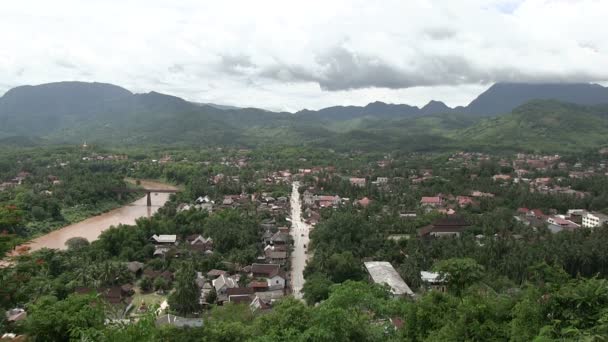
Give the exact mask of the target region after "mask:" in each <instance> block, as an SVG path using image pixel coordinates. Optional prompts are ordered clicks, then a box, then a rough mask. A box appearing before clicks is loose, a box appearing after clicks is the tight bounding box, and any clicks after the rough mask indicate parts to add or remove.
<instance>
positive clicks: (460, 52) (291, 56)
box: [0, 0, 608, 110]
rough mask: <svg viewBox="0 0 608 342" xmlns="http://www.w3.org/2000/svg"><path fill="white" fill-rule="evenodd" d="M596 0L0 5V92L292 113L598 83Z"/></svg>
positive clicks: (607, 51)
mask: <svg viewBox="0 0 608 342" xmlns="http://www.w3.org/2000/svg"><path fill="white" fill-rule="evenodd" d="M607 16H608V3H607V2H606V1H601V0H580V1H577V0H462V1H445V0H415V1H398V0H384V1H363V0H358V1H347V0H336V1H327V0H326V1H316V0H315V1H301V2H293V1H278V0H268V1H247V0H243V1H195V0H188V1H160V0H148V1H144V0H128V1H119V0H104V1H101V0H97V1H94V0H89V1H77V0H55V1H44V0H40V1H33V0H29V1H28V0H25V1H24V0H20V1H5V2H3V10H2V12H0V32H2V33H3V34H2V35H0V44H1V46H2V49H0V91H5V90H7V89H8V88H9V87H12V86H16V85H21V84H38V83H44V82H52V81H60V80H83V81H102V82H110V83H115V84H118V85H122V86H124V87H127V88H129V89H131V90H133V91H140V92H144V91H150V90H156V91H160V92H166V93H170V94H173V95H178V96H182V97H185V98H187V99H190V100H194V101H201V102H218V103H226V104H235V105H242V106H258V107H265V108H272V109H285V110H297V109H301V108H304V107H306V108H320V107H324V106H330V105H336V104H358V105H363V104H365V103H367V102H370V101H375V100H381V101H386V102H392V103H409V104H415V105H424V103H426V102H428V100H430V99H438V100H443V101H445V102H446V103H448V104H450V105H463V104H466V103H467V102H469V101H470V100H472V99H473V98H474V97H475V96H476V95H477V94H478V93H479V91H481V90H483V89H484V88H485V87H487V86H488V85H489V84H490V83H492V82H497V81H525V82H543V81H551V82H553V81H580V82H605V81H607V80H608V40H606V39H605V37H607V36H608V26H607V25H603V21H604V19H605V18H606V17H607Z"/></svg>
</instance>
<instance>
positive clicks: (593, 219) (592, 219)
mask: <svg viewBox="0 0 608 342" xmlns="http://www.w3.org/2000/svg"><path fill="white" fill-rule="evenodd" d="M607 222H608V215H604V214H601V213H597V212H593V213H585V214H584V215H583V227H585V228H596V227H601V226H603V225H604V224H606V223H607Z"/></svg>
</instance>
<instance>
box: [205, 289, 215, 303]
mask: <svg viewBox="0 0 608 342" xmlns="http://www.w3.org/2000/svg"><path fill="white" fill-rule="evenodd" d="M216 300H217V292H216V291H215V287H212V288H211V291H209V293H207V297H206V298H205V301H206V302H207V303H209V304H215V301H216Z"/></svg>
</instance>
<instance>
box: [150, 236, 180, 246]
mask: <svg viewBox="0 0 608 342" xmlns="http://www.w3.org/2000/svg"><path fill="white" fill-rule="evenodd" d="M150 240H151V241H153V242H156V243H157V244H160V245H176V244H177V235H156V234H154V235H152V237H151V238H150Z"/></svg>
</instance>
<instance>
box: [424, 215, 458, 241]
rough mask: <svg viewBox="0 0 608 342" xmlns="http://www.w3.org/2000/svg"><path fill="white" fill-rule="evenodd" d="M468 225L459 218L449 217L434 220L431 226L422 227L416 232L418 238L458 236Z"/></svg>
mask: <svg viewBox="0 0 608 342" xmlns="http://www.w3.org/2000/svg"><path fill="white" fill-rule="evenodd" d="M468 227H469V224H468V223H467V222H466V221H465V220H464V219H463V218H462V217H460V216H457V215H451V216H448V217H445V218H441V219H438V220H435V221H434V222H433V223H432V224H430V225H428V226H425V227H422V228H421V229H420V230H419V231H418V235H420V236H434V237H444V236H459V235H460V234H461V233H462V232H463V231H464V230H465V229H467V228H468Z"/></svg>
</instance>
